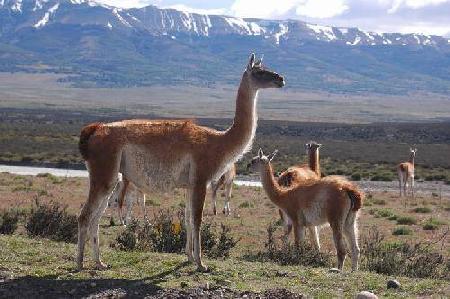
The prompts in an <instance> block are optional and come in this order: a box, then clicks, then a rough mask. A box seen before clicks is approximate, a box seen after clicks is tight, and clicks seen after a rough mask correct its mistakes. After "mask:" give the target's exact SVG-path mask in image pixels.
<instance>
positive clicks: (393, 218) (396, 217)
mask: <svg viewBox="0 0 450 299" xmlns="http://www.w3.org/2000/svg"><path fill="white" fill-rule="evenodd" d="M397 219H398V216H397V215H392V216H389V217H387V220H392V221H395V220H397Z"/></svg>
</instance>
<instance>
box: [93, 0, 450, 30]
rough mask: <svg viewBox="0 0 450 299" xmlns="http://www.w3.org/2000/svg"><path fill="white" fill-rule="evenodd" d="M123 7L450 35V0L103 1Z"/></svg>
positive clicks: (103, 0) (102, 0)
mask: <svg viewBox="0 0 450 299" xmlns="http://www.w3.org/2000/svg"><path fill="white" fill-rule="evenodd" d="M99 1H101V2H103V3H107V4H110V5H114V6H119V7H142V6H145V5H150V4H153V5H156V6H158V7H162V8H166V7H171V8H177V9H182V10H187V11H191V12H198V13H208V14H226V15H231V16H236V17H258V18H267V19H288V18H291V19H300V20H304V21H309V22H312V23H317V24H322V25H334V26H345V27H360V28H362V29H365V30H371V31H377V32H403V33H408V32H418V33H425V34H436V35H445V36H450V0H276V1H274V0H217V1H208V0H206V1H205V0H203V1H202V0H99Z"/></svg>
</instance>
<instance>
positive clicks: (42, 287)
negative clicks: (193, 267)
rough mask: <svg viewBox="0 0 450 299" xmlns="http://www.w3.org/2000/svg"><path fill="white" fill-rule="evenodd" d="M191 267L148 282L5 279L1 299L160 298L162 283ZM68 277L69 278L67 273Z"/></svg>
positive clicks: (96, 279)
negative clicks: (172, 275)
mask: <svg viewBox="0 0 450 299" xmlns="http://www.w3.org/2000/svg"><path fill="white" fill-rule="evenodd" d="M187 265H188V264H187V263H186V262H185V263H180V264H179V265H177V266H176V267H175V268H173V269H170V270H167V271H164V272H161V273H158V274H157V275H154V276H151V277H147V278H144V279H138V280H130V279H103V278H92V279H72V280H70V279H66V278H64V279H60V278H58V275H54V276H44V277H35V276H24V277H19V278H14V279H7V278H1V276H5V275H0V298H86V297H88V298H118V297H120V298H143V297H154V296H157V294H158V292H161V291H162V289H161V288H160V287H159V286H158V284H159V283H161V282H163V281H165V280H166V277H167V276H169V275H171V274H174V273H176V272H178V271H179V270H180V269H182V268H183V267H185V266H187ZM64 274H67V272H66V273H64Z"/></svg>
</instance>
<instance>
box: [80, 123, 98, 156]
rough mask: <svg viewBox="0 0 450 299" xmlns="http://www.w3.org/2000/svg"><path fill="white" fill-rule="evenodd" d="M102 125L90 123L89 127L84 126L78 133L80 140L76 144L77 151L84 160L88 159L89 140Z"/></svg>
mask: <svg viewBox="0 0 450 299" xmlns="http://www.w3.org/2000/svg"><path fill="white" fill-rule="evenodd" d="M102 125H103V124H102V123H99V122H97V123H92V124H90V125H87V126H85V127H84V128H83V129H82V130H81V133H80V140H79V142H78V149H79V150H80V154H81V156H82V157H83V159H84V160H88V159H89V149H88V146H89V138H90V137H91V135H92V134H94V133H95V131H96V130H97V129H98V128H99V127H100V126H102Z"/></svg>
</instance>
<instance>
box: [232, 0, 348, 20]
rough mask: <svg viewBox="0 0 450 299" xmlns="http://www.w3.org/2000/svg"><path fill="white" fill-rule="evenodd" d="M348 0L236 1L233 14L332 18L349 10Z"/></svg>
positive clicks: (265, 16)
mask: <svg viewBox="0 0 450 299" xmlns="http://www.w3.org/2000/svg"><path fill="white" fill-rule="evenodd" d="M345 2H346V0H277V1H276V2H274V1H273V0H235V1H234V3H233V4H232V5H231V12H232V13H233V14H234V15H235V16H239V17H260V18H279V17H283V16H285V15H287V14H291V13H292V12H294V13H295V14H296V15H299V16H307V17H311V18H330V17H333V16H336V15H339V14H342V13H343V12H344V11H345V10H347V9H348V6H347V5H346V4H345Z"/></svg>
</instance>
